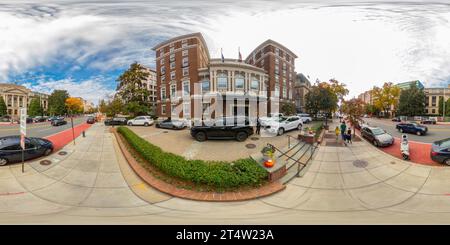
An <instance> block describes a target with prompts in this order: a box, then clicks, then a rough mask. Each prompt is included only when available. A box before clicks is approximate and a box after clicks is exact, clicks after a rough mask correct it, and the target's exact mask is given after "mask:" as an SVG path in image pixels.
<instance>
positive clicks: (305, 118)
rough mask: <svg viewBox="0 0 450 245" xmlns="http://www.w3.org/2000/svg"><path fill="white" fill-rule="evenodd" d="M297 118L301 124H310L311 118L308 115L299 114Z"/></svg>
mask: <svg viewBox="0 0 450 245" xmlns="http://www.w3.org/2000/svg"><path fill="white" fill-rule="evenodd" d="M297 116H299V117H300V118H301V119H302V122H303V123H310V122H312V118H311V116H310V115H309V114H306V113H300V114H297Z"/></svg>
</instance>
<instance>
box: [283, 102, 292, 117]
mask: <svg viewBox="0 0 450 245" xmlns="http://www.w3.org/2000/svg"><path fill="white" fill-rule="evenodd" d="M280 109H281V113H283V114H284V115H294V114H295V112H296V109H295V104H293V103H288V102H282V103H281V108H280Z"/></svg>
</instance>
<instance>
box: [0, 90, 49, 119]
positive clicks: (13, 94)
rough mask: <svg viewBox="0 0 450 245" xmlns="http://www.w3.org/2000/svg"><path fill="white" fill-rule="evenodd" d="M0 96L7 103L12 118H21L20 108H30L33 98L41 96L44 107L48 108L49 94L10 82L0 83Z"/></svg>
mask: <svg viewBox="0 0 450 245" xmlns="http://www.w3.org/2000/svg"><path fill="white" fill-rule="evenodd" d="M0 96H1V97H3V100H4V101H5V104H6V108H7V110H6V113H7V115H8V116H10V117H11V118H12V119H14V120H17V119H18V118H19V113H20V108H24V107H26V108H28V106H29V105H30V103H31V100H32V98H36V97H38V98H40V99H41V105H42V108H44V111H47V109H48V95H47V94H43V93H38V92H33V91H31V90H30V89H28V88H26V87H24V86H21V85H15V84H10V83H0Z"/></svg>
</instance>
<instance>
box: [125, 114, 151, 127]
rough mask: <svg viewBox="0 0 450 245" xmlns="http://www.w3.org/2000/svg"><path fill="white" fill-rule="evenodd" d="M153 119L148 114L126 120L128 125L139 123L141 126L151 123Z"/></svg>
mask: <svg viewBox="0 0 450 245" xmlns="http://www.w3.org/2000/svg"><path fill="white" fill-rule="evenodd" d="M153 123H154V121H153V119H152V118H151V117H150V116H139V117H135V118H134V119H131V120H129V121H128V123H127V124H128V126H135V125H141V126H146V127H147V126H150V125H153Z"/></svg>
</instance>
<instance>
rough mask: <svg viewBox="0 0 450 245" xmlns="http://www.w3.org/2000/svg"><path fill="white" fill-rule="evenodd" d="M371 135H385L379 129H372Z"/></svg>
mask: <svg viewBox="0 0 450 245" xmlns="http://www.w3.org/2000/svg"><path fill="white" fill-rule="evenodd" d="M372 133H373V134H374V135H381V134H385V133H384V130H383V129H381V128H373V129H372Z"/></svg>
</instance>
